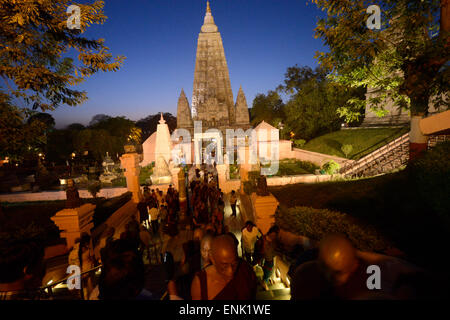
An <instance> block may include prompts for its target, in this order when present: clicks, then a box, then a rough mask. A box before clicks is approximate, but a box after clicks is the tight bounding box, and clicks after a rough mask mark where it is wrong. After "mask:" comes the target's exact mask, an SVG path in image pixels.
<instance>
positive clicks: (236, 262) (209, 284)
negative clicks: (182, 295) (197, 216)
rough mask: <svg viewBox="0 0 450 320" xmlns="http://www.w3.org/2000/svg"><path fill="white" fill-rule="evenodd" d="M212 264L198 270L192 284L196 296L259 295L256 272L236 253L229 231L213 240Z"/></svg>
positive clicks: (235, 297) (243, 297) (248, 297)
mask: <svg viewBox="0 0 450 320" xmlns="http://www.w3.org/2000/svg"><path fill="white" fill-rule="evenodd" d="M210 257H211V261H212V265H210V266H208V267H206V268H205V269H203V270H202V271H200V272H198V273H197V275H196V276H195V277H194V280H193V281H192V286H191V296H192V299H193V300H251V299H254V298H255V295H256V275H255V273H254V271H253V269H252V267H251V266H250V265H249V264H248V263H247V262H246V261H244V260H242V259H240V258H239V257H238V254H237V248H236V244H235V242H234V240H233V238H232V237H230V236H229V235H221V236H218V237H216V238H214V240H213V241H212V245H211V256H210Z"/></svg>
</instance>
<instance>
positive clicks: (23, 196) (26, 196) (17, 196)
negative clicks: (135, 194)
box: [0, 188, 128, 202]
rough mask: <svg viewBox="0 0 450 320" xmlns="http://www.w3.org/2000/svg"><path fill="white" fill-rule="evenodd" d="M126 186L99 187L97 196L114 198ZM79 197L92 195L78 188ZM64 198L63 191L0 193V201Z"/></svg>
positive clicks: (124, 190)
mask: <svg viewBox="0 0 450 320" xmlns="http://www.w3.org/2000/svg"><path fill="white" fill-rule="evenodd" d="M127 191H128V190H127V188H103V189H100V193H99V194H98V197H104V198H114V197H118V196H120V195H122V194H124V193H125V192H127ZM78 193H79V194H80V198H92V195H91V194H90V193H89V191H87V190H78ZM53 200H66V192H65V191H43V192H20V193H9V194H0V202H27V201H53Z"/></svg>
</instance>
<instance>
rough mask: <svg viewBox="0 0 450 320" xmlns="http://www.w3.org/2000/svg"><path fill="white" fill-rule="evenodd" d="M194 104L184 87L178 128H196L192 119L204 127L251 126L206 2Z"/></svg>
mask: <svg viewBox="0 0 450 320" xmlns="http://www.w3.org/2000/svg"><path fill="white" fill-rule="evenodd" d="M191 106H192V108H189V102H188V100H187V98H186V95H185V93H184V91H183V90H182V91H181V94H180V98H179V99H178V110H177V128H184V129H188V130H190V131H191V132H193V121H201V122H202V128H203V131H205V130H207V129H209V128H218V129H220V130H222V132H224V131H225V129H227V128H242V129H244V130H246V129H248V128H250V124H249V114H248V106H247V101H246V99H245V95H244V91H243V90H242V87H241V88H240V89H239V93H238V96H237V99H236V104H235V103H234V99H233V92H232V90H231V82H230V75H229V72H228V65H227V61H226V58H225V51H224V48H223V43H222V37H221V35H220V32H219V31H218V28H217V26H216V24H215V23H214V18H213V16H212V14H211V8H210V6H209V2H207V8H206V15H205V19H204V23H203V26H202V27H201V31H200V33H199V36H198V41H197V57H196V62H195V72H194V89H193V93H192V104H191Z"/></svg>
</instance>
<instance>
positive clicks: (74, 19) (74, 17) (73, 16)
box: [66, 4, 81, 30]
mask: <svg viewBox="0 0 450 320" xmlns="http://www.w3.org/2000/svg"><path fill="white" fill-rule="evenodd" d="M66 12H67V13H68V14H70V16H69V18H67V28H68V29H70V30H73V29H78V30H80V29H81V22H80V20H81V9H80V7H79V6H77V5H75V4H72V5H70V6H69V7H68V8H67V11H66Z"/></svg>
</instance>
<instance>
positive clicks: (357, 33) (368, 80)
mask: <svg viewBox="0 0 450 320" xmlns="http://www.w3.org/2000/svg"><path fill="white" fill-rule="evenodd" d="M313 2H314V3H316V4H317V5H318V7H319V8H321V9H322V10H326V12H327V15H326V17H325V18H322V19H320V20H319V22H318V23H317V27H316V29H315V31H316V37H320V38H322V39H323V40H324V41H325V43H326V44H327V45H328V47H329V49H330V50H329V52H320V53H318V54H317V55H316V56H317V58H318V59H319V61H320V63H321V65H322V67H323V68H325V69H327V70H329V71H330V72H331V73H332V75H333V76H334V78H335V79H336V80H337V81H339V82H341V83H343V84H346V85H351V86H354V87H361V86H362V87H369V88H374V89H375V90H377V93H378V94H377V95H375V96H374V97H372V98H370V99H369V104H370V105H371V106H372V108H373V109H374V110H375V111H377V112H378V113H379V114H383V112H384V109H383V104H384V103H385V101H386V100H385V99H386V98H388V99H391V100H392V101H393V102H394V103H395V105H397V106H398V107H401V108H407V109H409V110H410V111H411V133H410V143H411V144H410V159H413V158H414V157H415V156H416V154H417V152H418V151H420V150H423V149H425V148H426V137H424V136H423V135H422V134H421V132H420V128H419V125H418V120H420V118H422V117H423V116H424V115H426V114H427V110H428V103H429V101H430V98H432V100H433V102H434V103H435V106H441V105H446V106H448V101H447V102H446V101H445V99H444V97H445V94H446V93H447V92H448V91H449V89H450V87H449V86H450V71H449V65H448V63H447V64H446V62H447V61H448V60H449V57H450V37H449V31H450V2H449V1H448V0H440V1H439V0H429V1H422V0H395V1H394V0H375V1H371V2H370V3H368V2H367V1H363V0H355V1H351V2H350V1H347V0H337V1H336V0H313ZM369 4H371V5H378V6H379V7H380V8H381V18H382V19H381V29H380V30H376V29H374V30H371V29H369V28H368V27H367V26H366V21H367V19H368V18H369V14H368V13H367V12H366V9H367V7H368V5H369ZM350 102H351V106H352V107H350V108H342V109H341V110H340V111H341V113H342V114H343V115H345V116H347V117H350V118H351V117H352V116H355V113H357V112H359V110H360V109H361V108H362V107H363V106H364V105H365V101H363V100H361V99H359V100H358V99H353V100H352V101H350Z"/></svg>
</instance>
